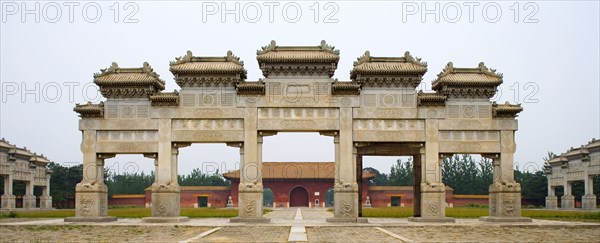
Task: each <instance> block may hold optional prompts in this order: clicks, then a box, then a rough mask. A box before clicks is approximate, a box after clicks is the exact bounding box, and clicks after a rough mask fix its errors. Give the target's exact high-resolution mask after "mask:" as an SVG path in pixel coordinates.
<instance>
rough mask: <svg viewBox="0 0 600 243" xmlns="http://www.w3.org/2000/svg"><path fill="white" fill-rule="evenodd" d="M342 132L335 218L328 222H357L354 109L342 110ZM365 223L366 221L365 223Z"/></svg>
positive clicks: (345, 108) (338, 147)
mask: <svg viewBox="0 0 600 243" xmlns="http://www.w3.org/2000/svg"><path fill="white" fill-rule="evenodd" d="M339 124H340V131H339V135H338V136H337V137H338V139H339V140H338V145H337V146H336V152H337V155H336V162H335V168H336V170H335V183H334V186H333V190H334V191H335V193H334V196H333V198H334V199H333V201H334V217H333V218H327V222H357V221H359V220H361V221H362V220H364V219H362V218H359V217H358V207H359V205H358V200H359V198H358V197H359V195H358V187H359V185H358V182H357V181H356V178H357V175H356V162H357V161H356V158H357V149H356V146H355V145H354V144H353V141H352V140H353V139H352V108H350V107H342V108H340V122H339ZM363 222H364V221H363Z"/></svg>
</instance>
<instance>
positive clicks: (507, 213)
mask: <svg viewBox="0 0 600 243" xmlns="http://www.w3.org/2000/svg"><path fill="white" fill-rule="evenodd" d="M489 200H490V211H489V213H490V217H521V193H520V192H490V199H489Z"/></svg>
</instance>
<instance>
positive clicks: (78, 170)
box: [0, 162, 229, 208]
mask: <svg viewBox="0 0 600 243" xmlns="http://www.w3.org/2000/svg"><path fill="white" fill-rule="evenodd" d="M48 168H49V169H50V170H52V176H51V177H50V195H51V196H52V201H53V204H54V207H57V208H64V207H74V205H73V203H74V199H75V186H76V185H77V183H79V182H81V179H82V175H83V165H81V164H80V165H76V166H69V167H67V166H62V165H61V164H58V163H53V162H52V163H50V164H48ZM104 173H105V174H106V177H105V178H104V183H105V184H106V185H107V186H108V194H109V196H112V195H113V194H141V193H144V190H145V189H146V188H148V187H149V186H151V185H152V183H153V182H154V173H153V172H151V173H150V174H146V173H144V172H141V173H126V174H117V173H114V172H111V171H109V170H108V169H105V171H104ZM177 180H178V182H179V185H181V186H227V185H229V181H228V180H226V179H225V178H223V176H222V175H221V173H219V171H218V170H217V172H216V173H214V174H206V173H203V172H202V171H201V170H200V169H198V168H196V169H194V170H192V172H191V173H189V174H187V175H179V176H178V178H177ZM15 182H16V183H14V186H13V194H14V195H24V194H25V183H19V182H17V181H15ZM3 184H4V181H3V180H0V190H2V189H3V188H4V186H3ZM38 189H39V188H36V190H35V191H34V195H38V196H39V195H41V190H38ZM2 193H3V192H2Z"/></svg>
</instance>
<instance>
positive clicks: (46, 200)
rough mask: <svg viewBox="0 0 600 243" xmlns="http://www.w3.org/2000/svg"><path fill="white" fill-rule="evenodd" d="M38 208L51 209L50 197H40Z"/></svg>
mask: <svg viewBox="0 0 600 243" xmlns="http://www.w3.org/2000/svg"><path fill="white" fill-rule="evenodd" d="M40 208H41V209H51V208H52V197H51V196H40Z"/></svg>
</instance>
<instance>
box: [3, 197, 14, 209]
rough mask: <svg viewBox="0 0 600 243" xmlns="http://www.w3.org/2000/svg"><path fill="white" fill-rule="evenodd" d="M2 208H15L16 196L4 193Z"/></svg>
mask: <svg viewBox="0 0 600 243" xmlns="http://www.w3.org/2000/svg"><path fill="white" fill-rule="evenodd" d="M1 198H2V205H1V206H2V209H14V208H15V202H16V198H17V197H15V196H14V195H2V197H1Z"/></svg>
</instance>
